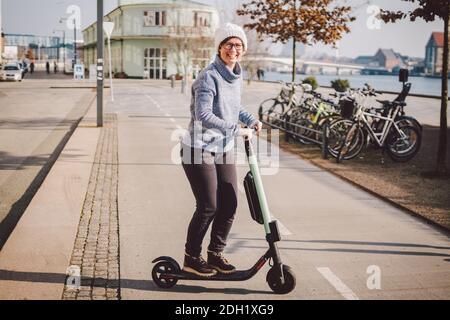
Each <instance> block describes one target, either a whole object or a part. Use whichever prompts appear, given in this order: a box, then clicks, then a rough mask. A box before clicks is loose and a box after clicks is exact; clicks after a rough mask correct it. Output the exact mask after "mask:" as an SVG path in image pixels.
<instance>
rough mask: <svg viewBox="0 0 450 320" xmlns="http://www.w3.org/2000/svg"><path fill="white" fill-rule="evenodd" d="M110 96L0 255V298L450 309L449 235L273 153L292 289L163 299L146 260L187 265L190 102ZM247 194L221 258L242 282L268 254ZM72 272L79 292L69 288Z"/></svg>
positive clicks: (256, 97) (211, 289)
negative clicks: (431, 302) (181, 158)
mask: <svg viewBox="0 0 450 320" xmlns="http://www.w3.org/2000/svg"><path fill="white" fill-rule="evenodd" d="M266 85H267V84H261V85H258V86H255V87H250V88H247V95H246V97H245V103H246V105H247V106H248V109H249V110H251V111H252V112H255V111H256V108H257V105H258V103H259V101H261V100H262V99H263V98H264V97H265V96H272V95H273V92H272V91H269V90H268V89H267V87H265V86H266ZM115 89H116V90H115V93H116V96H115V98H116V101H115V103H108V104H107V106H106V108H105V109H106V110H105V111H106V113H107V114H108V116H107V118H106V119H108V121H107V122H106V126H105V127H104V128H103V129H101V132H100V130H99V129H97V128H93V127H92V122H93V119H94V118H93V116H94V115H95V110H93V109H92V110H91V113H90V114H89V115H88V116H87V117H86V118H85V122H84V125H81V126H80V128H79V129H78V130H77V131H76V133H75V135H74V137H73V139H71V141H70V142H69V144H68V145H67V147H66V149H65V151H63V156H62V158H61V159H60V160H61V161H60V163H59V164H60V165H61V168H60V169H59V170H57V168H58V166H56V169H55V171H53V170H52V172H51V175H50V176H49V177H48V178H47V179H46V181H45V182H44V184H43V186H42V188H41V189H40V190H39V193H38V194H37V195H36V197H35V199H33V201H32V203H31V205H30V207H29V208H28V210H27V212H26V213H25V215H24V217H23V218H22V220H21V221H20V223H19V225H18V227H17V228H16V230H15V231H14V233H13V234H12V236H11V238H10V240H9V241H8V242H7V244H6V245H5V248H4V249H3V250H2V251H1V252H0V298H2V299H11V298H16V299H24V298H36V297H41V298H45V299H61V298H62V297H64V298H66V299H108V298H109V299H117V298H121V299H183V300H186V299H449V298H450V269H449V267H448V266H449V263H450V240H449V237H448V235H447V234H443V233H441V232H440V231H438V230H435V229H433V228H432V227H430V226H428V225H426V224H424V223H423V222H421V221H418V220H417V219H415V218H413V217H411V216H409V215H408V214H406V213H404V212H402V211H400V210H398V209H395V208H393V207H391V206H390V205H388V204H386V203H384V202H383V201H381V200H379V199H377V198H374V197H373V196H371V195H369V194H367V193H365V192H363V191H361V190H359V189H357V188H355V187H353V186H351V185H348V184H346V183H344V182H343V181H341V180H340V179H338V178H336V177H334V176H333V175H331V174H329V173H327V172H324V171H322V170H321V169H319V168H316V167H314V166H312V165H311V164H309V163H308V162H306V161H303V160H301V159H299V158H297V157H296V156H294V155H291V154H288V153H285V152H283V151H281V150H279V149H278V148H277V146H276V145H273V146H272V152H274V153H275V154H276V153H277V152H278V153H279V162H277V161H276V160H277V159H278V157H275V158H271V159H272V160H274V161H272V162H271V163H266V166H265V167H264V170H265V173H266V174H265V175H264V176H263V181H264V185H265V189H266V192H267V195H268V198H269V199H268V200H269V206H270V208H271V212H272V214H273V215H274V216H275V217H276V218H277V219H278V220H279V222H280V223H281V225H282V234H283V241H282V242H281V243H280V249H281V255H282V258H283V261H284V262H285V263H286V264H288V265H290V266H291V267H292V268H293V270H294V272H295V273H296V275H297V288H296V289H295V290H294V291H293V292H292V293H290V294H288V295H287V296H276V295H273V294H272V293H271V291H270V289H269V287H268V286H267V284H266V282H265V276H266V272H267V270H268V267H267V266H265V267H264V268H263V269H262V270H261V271H260V273H259V274H257V275H256V276H255V277H254V278H253V279H251V280H249V281H247V282H233V283H226V282H201V281H200V282H192V281H186V282H180V283H179V284H178V285H177V286H176V287H174V288H173V289H170V290H162V289H159V288H157V287H156V286H155V285H154V283H153V282H152V281H151V268H152V264H151V260H152V259H154V258H155V257H158V256H160V255H170V256H173V257H174V258H175V259H177V260H179V261H180V262H181V259H182V256H183V246H184V241H185V236H186V229H187V225H188V223H189V220H190V217H191V215H192V212H193V210H194V198H193V195H192V192H191V190H190V187H189V184H188V182H187V180H186V178H185V176H184V173H183V170H182V169H181V167H180V166H179V165H178V164H177V161H176V159H177V157H176V155H177V153H178V148H177V143H178V140H177V133H180V132H181V131H182V129H183V128H186V126H187V123H188V120H189V119H188V117H187V114H188V110H189V102H188V101H189V97H188V96H187V95H184V96H183V95H182V94H180V93H179V92H178V91H179V88H177V89H170V88H169V83H168V82H152V81H149V82H142V81H126V82H124V81H118V82H117V83H116V88H115ZM105 97H107V94H106V95H105ZM109 114H111V116H109ZM113 115H116V116H117V122H116V121H114V119H115V118H114V116H113ZM115 125H117V128H116V127H115ZM83 135H84V137H85V138H86V140H85V141H83V139H82V138H83ZM88 137H89V138H88ZM82 141H83V142H82ZM116 148H117V149H116ZM66 153H74V154H75V155H76V157H72V158H67V155H68V154H67V155H66ZM239 154H240V155H241V156H242V155H243V152H242V149H240V151H239ZM116 155H117V158H116ZM72 156H74V155H72ZM68 159H70V161H68ZM115 159H117V162H115ZM64 168H65V170H64ZM247 171H248V167H247V165H246V164H245V162H244V163H242V164H240V165H239V166H238V179H239V180H242V179H243V177H244V175H245V173H246V172H247ZM116 173H117V174H118V175H117V176H115V174H116ZM61 179H62V180H61ZM57 181H71V183H65V184H62V185H61V184H59V185H58V184H57ZM53 184H54V185H53ZM52 185H53V186H52ZM115 190H117V193H116V191H115ZM239 190H240V192H239V207H238V214H237V217H236V221H235V224H234V226H233V230H232V234H231V236H230V240H229V246H228V247H227V250H226V254H227V256H228V257H229V258H230V260H231V261H232V262H234V263H236V265H237V266H238V267H239V268H247V267H249V266H250V265H252V264H253V263H254V261H255V260H256V259H257V258H258V257H259V256H260V255H261V254H263V253H264V251H265V248H266V244H265V241H264V232H263V229H262V228H261V226H259V225H257V224H255V223H254V222H253V221H252V220H251V218H250V215H249V213H248V208H247V203H246V200H245V194H244V192H243V188H241V187H240V188H239ZM49 199H51V200H49ZM56 199H58V201H61V203H60V205H59V207H55V206H54V205H55V204H54V203H53V202H55V200H56ZM67 204H70V205H69V206H68V205H67ZM115 204H117V206H115ZM37 222H39V223H38V224H36V223H37ZM63 225H64V226H65V227H63ZM49 226H55V228H51V227H49ZM117 226H118V229H117ZM207 238H208V236H207ZM207 240H208V239H205V244H206V241H207ZM117 254H119V255H117ZM117 258H119V259H117ZM69 266H72V268H71V270H67V268H68V267H69ZM77 268H78V270H79V271H81V282H80V285H81V287H75V288H73V287H72V285H75V286H76V285H77V276H76V275H77ZM67 271H70V272H69V273H70V275H71V276H69V277H67V276H66V273H67ZM72 271H73V272H72ZM71 272H72V273H71ZM117 276H120V282H119V283H117ZM67 280H70V281H69V282H68V284H69V285H68V286H65V287H64V283H65V281H67Z"/></svg>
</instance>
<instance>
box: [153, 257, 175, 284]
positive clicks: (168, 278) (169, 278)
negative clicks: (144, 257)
mask: <svg viewBox="0 0 450 320" xmlns="http://www.w3.org/2000/svg"><path fill="white" fill-rule="evenodd" d="M179 271H180V268H179V266H177V265H175V264H174V263H173V262H171V261H160V262H158V263H157V264H156V265H155V266H154V267H153V270H152V278H153V281H154V282H155V283H156V285H157V286H158V287H160V288H165V289H167V288H172V287H173V286H174V285H176V284H177V282H178V278H177V277H176V276H173V274H175V273H178V272H179ZM170 274H172V275H170Z"/></svg>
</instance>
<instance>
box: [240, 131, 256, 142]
mask: <svg viewBox="0 0 450 320" xmlns="http://www.w3.org/2000/svg"><path fill="white" fill-rule="evenodd" d="M253 130H254V129H250V128H240V129H239V136H240V137H243V138H244V139H245V140H251V139H252V138H253Z"/></svg>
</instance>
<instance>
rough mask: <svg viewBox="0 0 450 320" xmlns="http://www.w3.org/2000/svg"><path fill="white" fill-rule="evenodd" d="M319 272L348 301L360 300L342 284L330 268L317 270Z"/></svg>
mask: <svg viewBox="0 0 450 320" xmlns="http://www.w3.org/2000/svg"><path fill="white" fill-rule="evenodd" d="M317 271H319V272H320V274H322V276H323V277H324V278H325V279H327V280H328V282H329V283H331V285H332V286H333V287H334V288H335V289H336V290H337V291H338V292H339V293H340V294H341V295H342V296H343V297H344V298H345V299H347V300H359V298H358V296H357V295H356V294H355V293H354V292H353V291H352V290H351V289H350V288H349V287H347V286H346V285H345V283H343V282H342V280H341V279H339V278H338V277H337V276H336V275H335V274H334V273H333V272H332V271H331V270H330V268H326V267H322V268H317Z"/></svg>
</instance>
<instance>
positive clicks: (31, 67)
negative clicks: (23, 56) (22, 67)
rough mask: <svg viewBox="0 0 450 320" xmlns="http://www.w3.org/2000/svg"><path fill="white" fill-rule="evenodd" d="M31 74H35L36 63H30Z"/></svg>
mask: <svg viewBox="0 0 450 320" xmlns="http://www.w3.org/2000/svg"><path fill="white" fill-rule="evenodd" d="M30 73H31V74H33V73H34V61H31V63H30Z"/></svg>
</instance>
